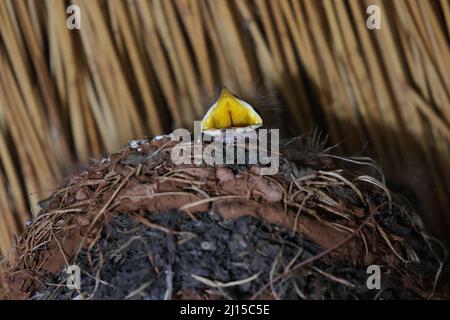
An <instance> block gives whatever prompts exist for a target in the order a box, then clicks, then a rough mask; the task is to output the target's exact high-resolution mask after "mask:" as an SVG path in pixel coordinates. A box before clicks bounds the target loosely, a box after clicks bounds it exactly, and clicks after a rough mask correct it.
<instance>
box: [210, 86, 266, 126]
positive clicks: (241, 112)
mask: <svg viewBox="0 0 450 320" xmlns="http://www.w3.org/2000/svg"><path fill="white" fill-rule="evenodd" d="M261 125H262V119H261V117H260V116H259V114H258V113H257V112H256V111H255V110H254V109H253V107H252V106H251V105H250V104H248V103H247V102H245V101H243V100H241V99H239V98H238V97H236V96H234V95H233V94H232V93H231V92H230V91H229V90H228V89H227V88H223V89H222V92H221V93H220V96H219V98H218V99H217V101H216V102H215V103H214V104H213V105H212V106H211V107H210V108H209V110H208V112H207V113H206V115H205V116H204V117H203V120H202V131H208V130H222V129H230V128H244V127H252V128H256V127H259V126H261Z"/></svg>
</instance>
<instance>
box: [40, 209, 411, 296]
mask: <svg viewBox="0 0 450 320" xmlns="http://www.w3.org/2000/svg"><path fill="white" fill-rule="evenodd" d="M196 217H197V219H198V220H192V219H191V218H190V217H189V216H187V215H185V214H182V213H179V212H176V211H175V212H167V213H162V214H161V213H160V214H152V215H148V214H147V215H146V218H147V219H148V220H149V221H151V222H152V223H154V224H157V225H160V226H164V227H166V228H168V229H170V230H173V231H175V232H177V233H178V234H169V233H167V232H164V231H160V230H156V229H153V228H149V227H147V226H145V225H142V224H136V222H134V221H133V220H132V218H130V217H129V216H128V215H120V216H117V217H115V218H114V219H113V220H112V221H111V222H110V223H109V224H108V227H107V228H105V230H104V232H103V235H102V238H101V239H100V241H99V242H98V243H97V245H96V246H95V247H94V249H93V250H91V251H90V252H87V251H86V250H83V251H82V252H81V254H80V256H79V257H78V259H76V261H74V263H75V264H76V265H78V266H79V267H80V268H81V270H82V282H81V290H80V292H81V293H82V295H83V297H84V298H87V297H89V298H93V299H144V300H155V299H157V300H159V299H165V298H166V299H170V298H209V299H214V298H227V299H246V298H250V297H251V296H252V295H253V294H254V293H255V292H257V291H258V290H259V289H260V288H261V287H263V286H264V285H265V284H266V283H268V282H269V281H270V275H271V274H272V275H273V274H278V273H279V272H282V271H283V270H285V268H287V267H288V266H289V265H292V264H293V263H297V262H298V261H301V260H304V259H307V258H310V257H312V256H314V255H315V254H317V253H319V252H320V251H321V249H320V248H318V247H317V246H316V245H314V243H312V242H311V241H309V240H307V239H302V237H301V236H300V235H297V234H295V233H293V232H291V231H288V230H284V229H283V228H280V227H277V226H274V225H271V224H269V223H267V222H264V221H262V220H259V219H256V218H253V217H241V218H238V219H236V220H228V221H227V220H224V219H223V218H222V217H220V216H219V215H217V214H207V213H202V214H198V215H197V216H196ZM180 233H181V234H180ZM320 268H324V269H323V270H321V271H322V272H326V273H327V274H330V275H333V276H334V277H336V278H339V277H344V278H345V279H346V280H345V281H346V282H348V283H346V284H341V283H339V282H338V280H331V279H330V278H329V277H327V276H324V275H321V274H320V273H319V272H318V271H316V270H320ZM95 275H97V277H98V278H96V276H95ZM193 275H197V276H201V277H203V278H205V279H209V280H213V281H215V282H217V283H219V282H220V283H224V284H226V283H230V282H233V281H236V280H245V279H249V278H251V277H252V276H255V275H258V276H257V277H256V278H255V279H254V280H251V281H248V282H246V283H244V284H241V285H233V286H229V287H226V286H224V287H220V286H219V287H216V288H215V287H211V286H208V285H205V283H203V282H201V281H198V280H196V279H195V278H194V277H193ZM66 276H67V275H66V274H65V273H64V272H61V273H59V274H58V275H57V276H52V277H49V278H48V279H47V283H51V284H48V285H47V286H46V289H45V290H43V289H42V290H40V291H39V292H38V293H37V294H36V295H35V296H34V297H33V298H34V299H74V298H76V297H77V296H79V294H80V292H78V291H77V290H69V289H67V288H66V287H65V286H57V287H56V289H55V287H54V285H55V284H64V283H65V281H66ZM367 277H368V275H367V274H366V270H365V269H363V268H350V267H349V266H348V265H346V264H345V263H342V262H341V263H336V264H326V263H323V262H322V263H315V264H313V265H311V266H309V267H308V268H306V269H305V270H303V271H302V272H301V273H299V274H295V275H293V276H292V277H291V278H289V279H285V281H281V282H278V283H275V284H274V285H273V288H272V289H271V290H272V294H273V295H275V296H277V297H278V298H281V299H348V298H349V297H351V298H358V299H372V298H375V297H376V296H379V298H402V299H411V298H419V297H418V296H417V295H416V294H414V293H413V292H412V291H410V290H407V289H406V290H405V289H399V288H398V286H393V285H392V284H390V283H388V282H384V283H383V291H378V290H375V291H373V290H368V289H367V287H366V283H365V282H366V279H367ZM344 278H341V279H344ZM168 288H172V290H170V289H168ZM380 292H381V294H380Z"/></svg>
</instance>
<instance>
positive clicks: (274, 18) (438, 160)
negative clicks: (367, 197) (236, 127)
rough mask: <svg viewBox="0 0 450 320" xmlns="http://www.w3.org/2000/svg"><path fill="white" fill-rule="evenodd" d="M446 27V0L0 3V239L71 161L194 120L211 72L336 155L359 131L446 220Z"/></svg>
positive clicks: (5, 240)
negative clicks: (259, 91) (322, 138)
mask: <svg viewBox="0 0 450 320" xmlns="http://www.w3.org/2000/svg"><path fill="white" fill-rule="evenodd" d="M69 4H77V5H79V6H80V7H81V10H82V15H81V18H82V20H81V27H82V28H81V30H73V31H70V30H68V29H67V28H66V18H67V16H68V15H67V14H66V7H67V6H68V5H69ZM369 4H376V5H379V6H380V7H381V10H382V29H381V30H368V29H367V28H366V19H367V17H368V15H367V14H366V8H367V6H368V5H369ZM449 32H450V5H449V2H448V1H442V2H441V1H422V0H417V1H415V0H396V1H374V0H370V1H358V0H350V1H332V0H324V1H316V0H305V1H300V0H299V1H296V0H278V1H276V0H268V1H266V0H251V1H250V0H249V1H245V0H173V1H167V0H153V1H145V0H127V1H125V0H124V1H119V0H117V1H96V0H85V1H78V0H73V1H62V0H45V1H44V0H42V1H34V0H1V1H0V250H1V252H3V253H5V252H6V250H7V249H8V248H9V247H10V245H11V244H12V237H11V234H18V233H20V231H21V230H22V229H23V227H24V226H25V223H26V220H27V219H29V218H30V214H31V213H30V212H32V210H30V208H31V207H33V205H34V204H35V203H36V201H37V200H38V199H42V198H43V197H45V196H47V195H48V194H49V192H51V190H52V189H53V188H54V187H55V186H56V185H57V184H58V183H60V182H61V180H62V178H63V177H64V175H65V174H67V173H70V172H72V171H73V170H76V168H77V164H79V163H83V162H85V161H86V160H87V159H88V158H89V157H91V156H94V157H99V156H100V155H102V154H106V153H110V152H114V151H117V150H118V149H119V148H120V147H121V146H123V145H124V144H125V143H126V142H127V141H128V140H130V139H133V138H137V137H141V136H145V135H148V136H152V135H155V134H160V133H167V132H170V131H171V130H172V129H173V128H174V127H187V128H190V127H191V126H192V122H193V120H194V119H200V118H201V117H202V113H203V109H202V107H201V104H200V103H199V97H201V96H202V94H203V93H204V92H213V91H214V89H215V88H216V87H217V86H218V85H220V84H227V85H231V86H232V87H233V89H234V91H236V92H237V93H238V94H239V93H241V92H243V91H245V90H248V89H249V88H254V87H259V86H262V87H264V88H265V89H267V90H268V91H275V92H277V93H278V94H279V96H280V97H281V98H282V102H283V103H282V104H283V105H284V106H286V109H287V113H288V116H287V115H286V116H285V122H284V125H285V126H287V127H289V128H290V130H291V131H292V132H295V133H304V132H309V131H311V130H313V129H314V128H316V127H319V128H321V129H322V130H324V131H326V132H327V133H329V134H330V139H331V141H330V143H337V142H342V144H341V147H340V150H339V151H340V152H343V153H346V154H356V152H359V151H361V150H363V148H364V147H365V145H366V144H367V143H368V151H367V152H368V153H370V154H371V155H373V156H375V157H376V158H377V159H378V160H379V161H382V163H383V166H384V168H385V170H386V172H387V176H388V177H391V180H393V181H394V182H395V181H397V180H399V181H403V182H402V183H399V185H400V186H404V185H405V186H407V185H408V181H409V182H410V183H411V184H412V185H413V187H412V188H413V190H415V192H416V193H419V194H421V193H423V194H428V196H427V197H422V198H423V199H426V201H422V202H425V204H423V203H422V206H421V207H420V210H422V211H423V212H422V213H423V214H424V215H425V216H426V217H428V218H429V219H428V220H429V221H431V222H432V223H434V225H435V226H441V227H442V228H443V227H444V226H445V225H447V226H450V223H449V221H450V213H449V210H448V202H449V199H448V197H449V190H450V182H449V180H450V179H449V171H450V170H449V168H450V158H449V146H450V144H449V143H450V128H449V127H450V104H449V100H450V79H449V75H450V51H449V41H448V39H449ZM402 179H403V180H402ZM408 179H409V180H408ZM405 181H406V182H405ZM414 186H415V187H414ZM421 188H422V189H421ZM419 198H420V196H419ZM442 230H444V229H440V231H441V232H442ZM438 231H439V229H438Z"/></svg>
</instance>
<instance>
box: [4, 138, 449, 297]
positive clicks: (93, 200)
mask: <svg viewBox="0 0 450 320" xmlns="http://www.w3.org/2000/svg"><path fill="white" fill-rule="evenodd" d="M175 144H176V143H175V142H172V141H171V140H170V137H168V136H164V137H159V138H157V139H153V140H147V139H145V140H140V141H133V142H132V143H130V144H129V145H128V146H127V147H126V148H124V149H123V150H121V151H119V152H118V153H116V154H114V155H111V156H110V157H109V158H107V159H103V160H101V161H96V162H95V163H92V164H91V165H89V166H88V167H87V168H86V170H85V171H83V172H82V173H80V174H78V175H75V176H72V177H69V178H67V179H66V181H65V184H64V186H63V187H61V188H60V189H58V190H57V191H56V192H54V193H53V195H52V196H51V197H50V198H48V199H46V200H44V201H41V202H40V212H39V213H38V214H37V215H36V217H35V218H34V220H33V221H32V222H31V223H30V224H29V226H28V227H27V230H26V231H25V233H24V234H23V235H22V236H21V238H20V239H19V241H18V243H17V245H16V247H15V248H14V250H13V252H12V254H11V256H10V258H9V260H8V265H7V268H8V272H7V274H6V275H5V277H6V279H7V281H6V282H7V284H8V285H7V289H6V292H5V293H4V294H5V295H6V297H9V298H22V299H136V298H140V299H254V298H258V299H261V298H269V299H360V298H362V299H374V298H380V299H395V298H402V299H404V298H407V299H409V298H423V299H426V298H432V297H448V292H449V291H448V288H446V287H445V286H446V283H448V279H449V278H450V277H449V274H448V273H449V272H448V268H445V267H444V262H445V257H446V251H445V249H444V248H443V246H442V245H441V244H440V243H439V242H438V241H437V240H435V239H433V238H432V237H429V236H427V235H426V234H425V232H424V231H423V227H422V226H421V224H420V219H419V217H418V216H417V215H416V214H415V213H414V211H413V210H412V209H411V208H409V207H408V206H407V205H406V204H405V203H404V202H403V201H401V200H400V199H399V197H397V196H395V195H392V194H391V193H390V192H389V190H388V189H387V188H386V187H385V185H384V183H382V181H383V178H382V175H380V173H379V172H380V171H379V169H378V168H377V166H376V164H374V163H373V162H372V161H371V160H370V159H363V158H357V159H356V158H341V157H337V156H332V155H331V154H329V153H328V152H326V150H323V148H321V145H320V144H317V143H316V142H315V141H314V139H311V138H310V137H303V138H298V139H294V140H291V141H289V143H287V144H286V145H285V146H284V147H283V148H282V150H281V154H280V166H279V172H278V173H277V174H276V175H273V176H263V175H260V174H259V170H260V167H261V166H260V165H246V164H244V165H215V166H211V165H206V164H201V165H193V164H181V165H175V164H174V163H173V162H172V161H171V150H172V148H173V147H174V146H175ZM377 175H378V177H377ZM69 265H76V266H78V267H79V268H80V269H81V286H80V287H79V288H75V289H69V288H68V287H67V286H65V283H66V278H67V274H66V272H65V271H64V270H65V268H66V267H67V266H69ZM374 265H375V266H378V267H379V270H380V271H381V274H380V284H381V287H380V288H375V289H374V288H373V287H372V288H371V287H370V286H368V278H369V277H370V276H371V274H370V273H367V270H368V267H369V266H374Z"/></svg>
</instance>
